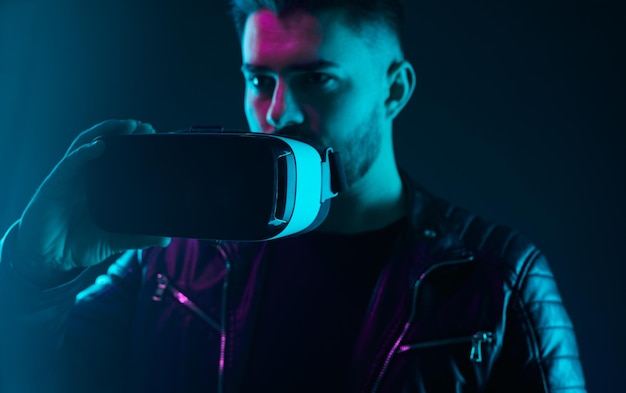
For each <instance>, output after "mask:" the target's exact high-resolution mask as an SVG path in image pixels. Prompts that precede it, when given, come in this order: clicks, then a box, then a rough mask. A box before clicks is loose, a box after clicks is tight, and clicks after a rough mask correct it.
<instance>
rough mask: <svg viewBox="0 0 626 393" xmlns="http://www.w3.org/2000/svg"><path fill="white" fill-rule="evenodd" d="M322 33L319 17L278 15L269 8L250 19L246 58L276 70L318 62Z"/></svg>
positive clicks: (244, 47) (245, 45) (292, 14)
mask: <svg viewBox="0 0 626 393" xmlns="http://www.w3.org/2000/svg"><path fill="white" fill-rule="evenodd" d="M322 32H323V30H322V26H321V24H320V21H319V19H318V18H316V17H315V16H313V15H311V14H307V13H304V12H293V13H291V14H289V15H288V17H278V16H276V15H275V14H274V13H272V12H271V11H269V10H261V11H259V12H256V13H254V14H252V15H251V16H250V18H249V19H248V21H247V22H246V28H245V31H244V37H243V46H242V50H243V53H245V54H246V57H247V58H244V59H245V60H244V61H245V62H246V63H248V64H251V65H262V66H264V67H268V68H271V69H272V70H274V71H276V72H279V71H281V70H282V69H283V68H285V67H287V66H291V65H297V64H303V63H308V62H315V61H317V60H318V48H319V47H320V44H321V43H322V39H323V34H322Z"/></svg>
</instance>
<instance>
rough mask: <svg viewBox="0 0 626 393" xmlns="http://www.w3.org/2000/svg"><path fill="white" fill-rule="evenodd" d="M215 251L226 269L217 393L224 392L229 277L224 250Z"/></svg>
mask: <svg viewBox="0 0 626 393" xmlns="http://www.w3.org/2000/svg"><path fill="white" fill-rule="evenodd" d="M215 248H216V249H217V251H218V252H219V253H220V254H221V255H222V258H224V266H225V268H226V275H225V276H224V283H223V284H222V315H221V318H222V324H221V330H220V361H219V374H218V378H217V391H218V393H223V392H224V370H225V365H226V327H227V326H226V322H227V319H228V311H227V306H228V302H227V301H226V300H227V299H226V295H227V294H228V278H229V276H230V260H229V259H228V255H227V254H226V250H224V248H223V247H222V246H221V245H220V244H217V245H216V246H215Z"/></svg>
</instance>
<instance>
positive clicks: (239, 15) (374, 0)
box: [231, 0, 404, 40]
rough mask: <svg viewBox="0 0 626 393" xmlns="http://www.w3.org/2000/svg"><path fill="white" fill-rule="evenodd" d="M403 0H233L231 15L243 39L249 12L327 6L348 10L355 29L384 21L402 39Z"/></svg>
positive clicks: (320, 9)
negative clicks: (263, 9) (262, 9)
mask: <svg viewBox="0 0 626 393" xmlns="http://www.w3.org/2000/svg"><path fill="white" fill-rule="evenodd" d="M401 3H402V0H231V15H232V17H233V20H234V22H235V28H236V29H237V33H238V34H239V37H240V38H241V36H242V34H243V29H244V25H245V23H246V20H247V19H248V16H250V14H252V13H254V12H256V11H258V10H259V9H261V8H266V9H268V10H271V11H273V12H275V13H276V14H281V13H285V12H289V11H292V10H297V9H299V10H305V11H309V12H317V11H324V10H328V9H343V10H346V11H347V12H346V22H347V23H348V24H349V26H350V27H352V28H355V29H357V30H358V29H360V28H362V27H363V26H364V25H365V24H367V23H383V24H384V25H386V26H387V27H388V28H389V29H390V31H391V32H393V33H394V34H395V35H396V36H397V38H398V40H401V38H402V29H403V24H404V16H403V13H402V4H401Z"/></svg>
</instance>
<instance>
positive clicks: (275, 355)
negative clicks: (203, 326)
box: [243, 220, 403, 392]
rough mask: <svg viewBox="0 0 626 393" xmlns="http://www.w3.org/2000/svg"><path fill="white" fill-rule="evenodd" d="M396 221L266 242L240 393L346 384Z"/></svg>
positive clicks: (341, 387)
mask: <svg viewBox="0 0 626 393" xmlns="http://www.w3.org/2000/svg"><path fill="white" fill-rule="evenodd" d="M402 222H403V221H402V220H399V221H397V222H395V223H393V224H391V225H389V226H387V227H385V228H383V229H380V230H377V231H371V232H366V233H361V234H355V235H332V234H325V233H317V232H312V233H308V234H305V235H302V236H297V237H293V238H286V239H281V240H278V241H274V242H273V243H272V244H271V247H270V249H269V250H268V253H267V254H266V255H267V258H266V260H265V263H268V266H267V269H268V271H267V282H266V285H265V290H264V292H263V295H262V298H261V301H260V302H261V306H260V307H261V309H260V313H259V319H258V321H257V325H256V326H255V328H254V331H255V335H254V337H253V344H252V349H251V351H252V352H251V354H250V358H249V363H248V373H247V376H246V378H245V379H246V381H244V383H243V387H244V389H243V391H244V392H260V391H263V392H265V391H268V392H269V391H271V392H287V391H289V392H295V391H297V392H309V391H310V392H320V391H326V390H327V389H328V387H329V386H333V391H345V390H346V389H345V388H346V386H347V376H348V371H349V369H350V364H351V355H352V351H353V347H354V344H355V340H356V338H357V335H358V332H359V329H360V326H361V325H362V321H363V318H364V316H365V315H364V313H365V311H366V309H367V305H368V303H369V300H370V297H371V295H372V292H373V290H374V287H375V285H376V279H377V277H378V274H379V272H380V269H381V268H382V266H383V264H384V262H385V261H386V260H387V257H388V255H389V253H390V251H391V246H392V244H393V240H394V239H395V238H396V236H395V235H396V233H397V231H398V229H399V228H400V226H401V223H402ZM364 245H367V247H364ZM294 250H297V251H296V252H295V253H294Z"/></svg>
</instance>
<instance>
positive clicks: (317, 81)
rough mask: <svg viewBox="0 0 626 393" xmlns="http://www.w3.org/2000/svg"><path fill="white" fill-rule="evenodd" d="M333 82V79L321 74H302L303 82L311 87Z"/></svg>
mask: <svg viewBox="0 0 626 393" xmlns="http://www.w3.org/2000/svg"><path fill="white" fill-rule="evenodd" d="M332 80H333V77H332V76H330V75H329V74H325V73H323V72H307V73H306V74H304V82H306V83H308V84H311V85H318V86H322V85H326V84H328V83H330V82H331V81H332Z"/></svg>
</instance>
